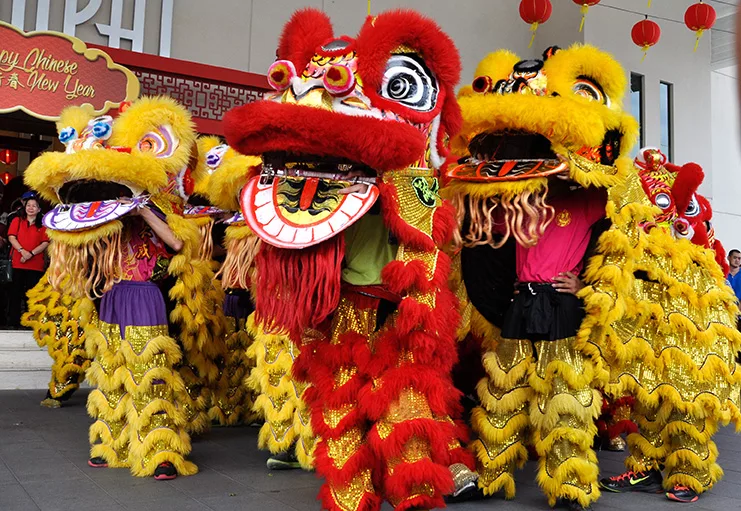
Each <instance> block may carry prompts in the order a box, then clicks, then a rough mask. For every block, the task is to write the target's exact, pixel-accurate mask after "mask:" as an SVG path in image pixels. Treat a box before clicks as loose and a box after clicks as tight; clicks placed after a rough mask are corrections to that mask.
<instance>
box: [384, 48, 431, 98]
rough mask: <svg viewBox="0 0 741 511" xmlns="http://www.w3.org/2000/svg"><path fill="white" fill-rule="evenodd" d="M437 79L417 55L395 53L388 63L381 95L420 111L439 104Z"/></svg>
mask: <svg viewBox="0 0 741 511" xmlns="http://www.w3.org/2000/svg"><path fill="white" fill-rule="evenodd" d="M437 92H438V91H437V80H436V79H435V77H434V76H433V74H432V72H431V71H430V70H429V69H428V68H427V66H425V65H424V62H423V61H422V60H421V59H420V58H419V57H417V56H416V55H411V54H409V55H393V56H392V57H391V58H390V59H389V60H388V62H387V63H386V71H385V72H384V74H383V84H382V85H381V96H383V97H384V98H386V99H390V100H391V101H396V102H397V103H399V104H401V105H404V106H405V107H407V108H412V109H414V110H418V111H420V112H429V111H430V110H433V109H434V108H435V105H436V104H437Z"/></svg>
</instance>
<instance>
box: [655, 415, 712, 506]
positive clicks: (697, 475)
mask: <svg viewBox="0 0 741 511" xmlns="http://www.w3.org/2000/svg"><path fill="white" fill-rule="evenodd" d="M717 431H718V423H717V421H716V420H715V419H713V418H710V417H707V418H706V417H695V416H692V415H691V414H689V413H685V412H680V411H678V410H673V411H672V412H671V413H670V414H669V417H668V419H667V420H666V426H665V428H664V431H663V436H664V438H665V441H666V443H667V444H668V446H669V454H668V456H667V457H666V461H665V466H666V478H665V479H664V486H665V488H667V489H669V488H672V487H674V486H675V485H682V486H686V487H688V488H691V489H693V490H694V491H696V492H697V493H698V494H700V493H704V492H706V491H708V490H709V489H710V488H712V487H713V486H714V485H715V483H717V482H718V481H719V480H720V479H721V478H722V477H723V470H722V469H721V468H720V465H718V463H716V461H717V459H718V448H717V446H716V445H715V442H713V441H712V437H713V435H714V434H715V433H716V432H717Z"/></svg>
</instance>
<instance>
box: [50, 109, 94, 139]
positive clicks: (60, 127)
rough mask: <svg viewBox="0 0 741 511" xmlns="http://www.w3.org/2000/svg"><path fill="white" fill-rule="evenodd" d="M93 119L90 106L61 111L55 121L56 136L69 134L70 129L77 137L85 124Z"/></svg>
mask: <svg viewBox="0 0 741 511" xmlns="http://www.w3.org/2000/svg"><path fill="white" fill-rule="evenodd" d="M94 117H95V113H94V112H93V108H92V106H91V105H84V106H70V107H67V108H65V109H64V110H62V113H61V114H60V115H59V120H58V121H57V134H58V135H59V136H60V137H62V136H64V135H66V134H69V133H70V131H69V130H70V128H71V129H73V130H75V133H76V134H77V135H79V134H80V133H82V130H84V129H85V127H87V123H88V122H90V120H91V119H93V118H94Z"/></svg>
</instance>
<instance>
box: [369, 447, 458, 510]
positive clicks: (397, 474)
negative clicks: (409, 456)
mask: <svg viewBox="0 0 741 511" xmlns="http://www.w3.org/2000/svg"><path fill="white" fill-rule="evenodd" d="M424 485H431V486H432V488H433V495H432V496H429V495H427V494H425V493H421V492H420V489H421V488H423V487H424ZM383 487H384V493H385V497H386V498H387V499H388V500H390V501H392V502H398V501H399V500H401V501H402V502H400V503H399V504H398V505H397V506H396V507H395V508H394V509H395V510H396V511H402V510H407V509H409V510H418V509H435V508H439V507H445V503H444V502H443V495H446V494H449V493H452V492H453V490H454V489H455V485H454V483H453V475H452V474H451V473H450V470H449V469H448V467H447V466H443V465H436V464H435V463H432V462H431V461H430V460H421V461H418V462H416V463H406V462H404V461H402V462H401V463H399V464H398V465H396V467H395V468H394V473H393V475H389V476H388V477H387V478H386V480H385V481H384V486H383ZM413 495H414V497H413V498H409V497H411V496H413ZM403 499H408V500H403Z"/></svg>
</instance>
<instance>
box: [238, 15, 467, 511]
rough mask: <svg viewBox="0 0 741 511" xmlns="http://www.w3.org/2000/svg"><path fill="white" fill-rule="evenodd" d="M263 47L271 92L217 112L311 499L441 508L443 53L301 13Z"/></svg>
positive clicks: (446, 71)
mask: <svg viewBox="0 0 741 511" xmlns="http://www.w3.org/2000/svg"><path fill="white" fill-rule="evenodd" d="M277 55H278V60H277V61H276V62H275V63H274V64H273V66H272V67H271V69H270V70H269V72H268V80H269V82H270V83H271V85H272V86H273V87H274V88H275V89H276V92H275V93H274V94H272V95H269V96H268V98H267V99H266V100H265V101H260V102H256V103H251V104H248V105H245V106H242V107H239V108H237V109H235V110H233V111H231V112H229V113H228V114H227V115H226V117H225V133H226V135H227V140H228V142H229V144H230V146H231V147H233V148H235V149H237V150H239V151H240V152H243V153H245V154H259V155H260V156H261V157H262V165H261V167H259V168H258V169H256V170H259V172H260V173H259V175H257V174H256V173H255V174H253V175H252V176H251V178H250V180H249V182H248V183H247V185H246V186H245V188H244V190H243V192H242V194H241V203H242V211H243V213H244V215H245V220H246V221H247V223H248V224H249V226H250V228H251V229H252V231H253V232H254V233H255V234H256V235H257V236H258V237H259V238H260V239H261V241H262V243H261V246H260V249H259V251H258V254H257V257H256V272H257V274H256V282H255V287H256V292H257V294H256V304H255V305H256V313H257V319H258V320H259V322H260V323H261V324H262V325H263V326H264V327H265V328H266V329H267V330H268V331H280V330H281V329H285V331H287V332H289V334H290V335H291V336H292V339H293V340H294V341H295V342H300V343H301V354H300V355H299V357H298V358H297V359H296V362H295V364H294V369H293V370H294V374H296V375H297V376H298V379H299V380H300V381H301V380H306V381H308V382H310V384H311V386H310V387H309V388H308V389H307V390H306V392H305V394H304V396H305V399H306V402H307V403H308V404H309V406H310V407H311V414H312V426H313V429H314V432H315V433H316V434H317V436H318V437H319V440H318V443H317V446H316V450H315V467H316V470H317V472H318V473H319V474H320V475H321V476H322V477H323V478H324V479H325V484H324V486H323V487H322V489H321V492H320V497H321V500H322V502H323V506H324V507H325V508H326V509H329V510H337V511H339V510H362V511H366V510H377V509H379V508H380V506H381V502H382V500H383V499H386V500H388V501H389V502H391V504H392V505H393V506H394V507H395V508H396V509H398V510H407V509H430V508H433V507H441V506H443V505H444V502H443V494H445V493H447V492H450V491H451V490H452V489H453V478H452V475H451V472H450V470H449V468H448V467H449V465H451V464H454V463H456V462H465V461H467V460H468V459H469V458H470V456H469V455H468V453H467V452H466V451H465V450H464V449H463V448H461V446H460V434H461V429H460V427H459V425H457V424H456V423H454V422H453V420H451V418H450V417H451V415H453V414H454V413H458V407H459V404H458V398H459V393H458V392H457V391H456V390H455V388H454V387H453V386H452V383H451V380H450V376H449V375H450V371H451V366H452V364H453V363H454V361H455V358H456V347H455V334H456V328H457V325H458V313H457V301H456V298H455V296H454V295H453V293H452V292H451V291H450V290H449V289H448V287H447V279H448V275H449V272H450V260H449V258H448V257H447V256H446V255H445V254H444V253H443V252H441V251H440V249H439V247H440V246H442V245H443V244H444V243H445V242H446V241H447V240H448V239H449V238H450V236H451V235H452V231H453V228H454V215H453V211H452V210H451V209H450V207H449V206H446V205H444V204H443V203H442V201H441V199H440V197H439V196H438V188H439V184H438V179H437V177H436V169H437V168H438V167H439V166H440V164H441V163H442V161H443V158H444V155H445V146H444V143H445V141H446V137H447V135H448V134H451V133H454V132H455V131H457V128H458V126H459V123H460V111H459V109H458V106H457V104H456V102H455V98H454V95H453V86H454V85H455V83H456V81H457V79H458V74H459V61H458V54H457V51H456V49H455V47H454V45H453V43H452V41H451V40H450V39H449V38H448V37H447V36H446V35H445V34H443V33H442V32H441V31H440V29H439V27H438V26H437V25H435V24H434V23H433V22H431V21H430V20H429V19H427V18H424V17H422V16H420V15H419V14H417V13H415V12H412V11H392V12H387V13H384V14H380V15H378V16H375V17H371V18H369V19H368V20H367V22H366V23H365V24H364V25H363V27H362V29H361V31H360V33H359V35H358V36H357V38H354V39H353V38H349V37H345V36H343V37H339V38H338V37H335V36H333V32H332V27H331V24H330V22H329V19H328V18H327V17H326V15H324V14H323V13H321V12H319V11H316V10H303V11H299V12H297V13H296V14H295V15H294V16H293V18H292V19H291V20H290V22H289V23H288V24H287V25H286V27H285V28H284V31H283V34H282V36H281V39H280V45H279V48H278V52H277ZM376 199H378V202H379V203H380V205H376V204H375V203H376ZM379 206H380V207H379ZM343 261H344V265H343Z"/></svg>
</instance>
